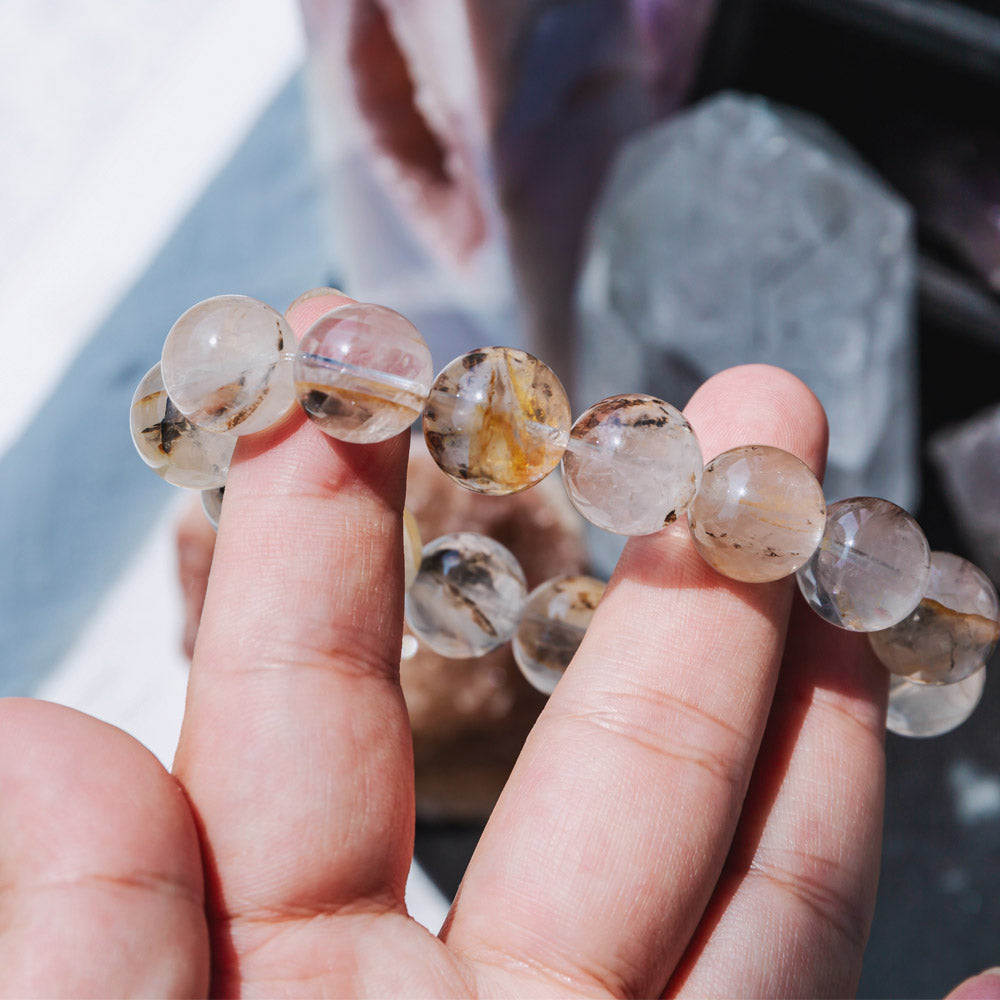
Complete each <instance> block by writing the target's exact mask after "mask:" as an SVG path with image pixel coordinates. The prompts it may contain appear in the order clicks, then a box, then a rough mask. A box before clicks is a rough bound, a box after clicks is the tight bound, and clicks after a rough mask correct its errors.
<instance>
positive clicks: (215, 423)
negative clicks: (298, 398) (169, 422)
mask: <svg viewBox="0 0 1000 1000" xmlns="http://www.w3.org/2000/svg"><path fill="white" fill-rule="evenodd" d="M294 352H295V335H294V334H293V333H292V330H291V327H289V325H288V323H287V322H286V321H285V318H284V317H283V316H282V315H281V314H280V313H279V312H276V311H275V310H274V309H272V308H271V307H270V306H268V305H265V304H264V303H263V302H258V301H257V300H256V299H251V298H249V297H247V296H246V295H218V296H216V297H215V298H212V299H205V300H204V301H203V302H199V303H198V304H197V305H194V306H192V307H191V308H190V309H188V311H187V312H186V313H184V315H183V316H181V318H180V319H178V320H177V322H176V323H174V325H173V326H172V327H171V329H170V333H168V334H167V339H166V342H165V343H164V345H163V357H162V359H161V363H162V369H163V384H164V385H165V386H166V389H167V392H168V394H169V395H170V398H171V399H172V400H173V401H174V403H175V404H176V405H177V409H179V410H180V411H181V413H183V414H184V416H186V417H187V418H188V419H189V420H190V421H191V422H192V423H193V424H197V425H198V426H199V427H204V428H205V429H206V430H210V431H230V432H231V433H233V434H253V433H254V432H256V431H261V430H264V428H265V427H270V426H271V425H272V424H275V423H277V422H278V421H279V420H280V419H281V418H282V417H283V416H284V415H285V414H286V413H287V412H288V410H289V408H290V407H291V406H292V405H293V404H294V402H295V389H294V386H293V384H292V362H293V360H294Z"/></svg>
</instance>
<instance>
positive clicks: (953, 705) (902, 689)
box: [885, 667, 986, 737]
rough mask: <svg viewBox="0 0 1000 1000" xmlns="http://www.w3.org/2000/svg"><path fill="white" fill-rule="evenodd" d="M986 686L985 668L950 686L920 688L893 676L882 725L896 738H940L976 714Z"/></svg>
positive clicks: (936, 685)
mask: <svg viewBox="0 0 1000 1000" xmlns="http://www.w3.org/2000/svg"><path fill="white" fill-rule="evenodd" d="M985 684H986V668H985V667H980V668H979V670H977V671H976V672H975V673H974V674H969V676H968V677H966V678H965V679H964V680H961V681H957V682H956V683H954V684H921V683H919V682H918V681H912V680H910V679H909V678H908V677H897V676H895V675H893V676H892V677H891V678H890V680H889V711H888V713H887V715H886V720H885V725H886V729H888V730H889V732H890V733H896V734H897V735H898V736H918V737H920V736H940V735H942V734H943V733H947V732H950V731H951V730H952V729H956V728H957V727H958V726H960V725H961V724H962V723H963V722H965V720H966V719H968V718H969V716H970V715H972V713H973V712H974V711H975V710H976V706H977V705H978V704H979V701H980V699H981V698H982V696H983V687H984V686H985Z"/></svg>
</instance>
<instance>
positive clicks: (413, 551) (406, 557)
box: [403, 507, 424, 590]
mask: <svg viewBox="0 0 1000 1000" xmlns="http://www.w3.org/2000/svg"><path fill="white" fill-rule="evenodd" d="M423 544H424V543H423V541H422V539H421V537H420V526H419V525H418V524H417V519H416V518H415V517H414V516H413V511H412V510H410V508H409V507H404V508H403V586H404V587H405V588H406V589H407V590H409V589H410V587H411V585H412V584H413V581H414V580H415V579H416V578H417V573H418V571H419V570H420V558H421V550H422V549H423Z"/></svg>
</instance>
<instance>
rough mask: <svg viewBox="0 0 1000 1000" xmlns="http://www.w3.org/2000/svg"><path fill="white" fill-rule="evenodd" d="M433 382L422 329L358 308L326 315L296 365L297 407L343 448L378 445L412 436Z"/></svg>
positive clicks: (389, 313) (386, 312)
mask: <svg viewBox="0 0 1000 1000" xmlns="http://www.w3.org/2000/svg"><path fill="white" fill-rule="evenodd" d="M433 377H434V368H433V363H432V361H431V352H430V348H428V346H427V344H426V342H425V341H424V338H423V337H421V336H420V334H419V332H418V331H417V328H416V327H415V326H414V325H413V324H412V323H411V322H410V321H409V320H408V319H406V318H405V317H403V316H400V314H399V313H398V312H395V311H394V310H392V309H387V308H386V307H385V306H377V305H370V304H368V303H363V302H356V303H351V304H350V305H344V306H339V307H338V308H336V309H333V310H331V311H330V312H328V313H327V314H326V315H325V316H321V317H320V318H319V319H318V320H317V321H316V322H315V323H314V324H313V325H312V326H311V327H310V328H309V330H307V331H306V333H305V334H304V336H303V337H302V340H301V342H300V343H299V353H298V355H297V356H296V358H295V391H296V393H297V394H298V398H299V403H300V404H301V405H302V408H303V409H304V410H305V411H306V413H307V414H309V416H310V417H312V419H313V420H314V421H315V422H316V423H317V424H318V426H319V427H320V429H321V430H323V431H324V432H325V433H327V434H329V435H330V437H334V438H337V439H338V440H340V441H353V442H356V443H358V444H372V443H374V442H376V441H385V440H387V439H388V438H391V437H395V436H396V435H397V434H399V433H400V432H401V431H404V430H406V428H407V427H409V426H410V424H412V423H413V421H414V420H416V419H417V417H419V416H420V411H421V410H422V409H423V406H424V403H425V401H426V399H427V392H428V390H429V389H430V385H431V381H432V379H433Z"/></svg>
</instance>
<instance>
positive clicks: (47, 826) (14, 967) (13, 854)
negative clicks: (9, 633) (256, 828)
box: [0, 699, 208, 997]
mask: <svg viewBox="0 0 1000 1000" xmlns="http://www.w3.org/2000/svg"><path fill="white" fill-rule="evenodd" d="M202 906H203V899H202V869H201V860H200V857H199V853H198V839H197V834H196V832H195V828H194V824H193V823H192V821H191V816H190V813H189V811H188V808H187V804H186V802H185V799H184V796H183V794H182V793H181V790H180V788H179V787H178V786H177V784H176V782H175V781H174V780H173V779H172V778H171V777H170V776H169V775H168V774H167V772H166V771H164V769H163V768H162V767H161V766H160V764H159V763H158V761H157V760H156V759H155V758H154V757H153V755H152V754H150V753H149V752H148V751H147V750H146V749H145V748H144V747H142V746H140V745H139V744H138V743H136V742H135V741H134V740H133V739H132V738H131V737H129V736H126V735H125V734H124V733H122V732H121V731H120V730H117V729H114V728H113V727H111V726H107V725H105V724H103V723H100V722H98V721H97V720H96V719H92V718H89V717H87V716H85V715H82V714H80V713H77V712H74V711H72V710H71V709H67V708H62V707H60V706H56V705H51V704H47V703H45V702H37V701H29V700H15V699H11V700H6V701H2V702H0V994H2V995H3V996H68V997H82V996H163V997H167V996H183V997H190V996H204V995H205V991H206V990H207V988H208V933H207V929H206V925H205V916H204V911H203V909H202ZM98 956H99V960H97V961H95V957H98Z"/></svg>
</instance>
